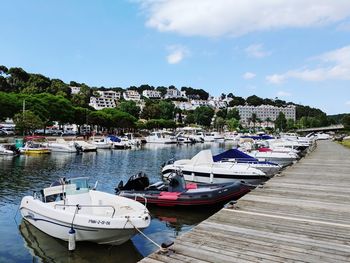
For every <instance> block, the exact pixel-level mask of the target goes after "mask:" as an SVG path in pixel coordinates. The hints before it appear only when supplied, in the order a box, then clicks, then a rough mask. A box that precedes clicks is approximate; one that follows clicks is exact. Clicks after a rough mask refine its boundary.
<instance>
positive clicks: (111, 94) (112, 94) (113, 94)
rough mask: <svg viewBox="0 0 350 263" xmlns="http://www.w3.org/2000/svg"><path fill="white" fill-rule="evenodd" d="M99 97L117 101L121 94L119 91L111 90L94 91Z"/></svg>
mask: <svg viewBox="0 0 350 263" xmlns="http://www.w3.org/2000/svg"><path fill="white" fill-rule="evenodd" d="M95 92H96V93H97V94H98V95H99V96H100V97H104V98H110V99H114V100H119V99H120V97H121V93H120V92H119V91H113V90H97V91H95Z"/></svg>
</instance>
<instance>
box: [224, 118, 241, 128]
mask: <svg viewBox="0 0 350 263" xmlns="http://www.w3.org/2000/svg"><path fill="white" fill-rule="evenodd" d="M226 125H227V128H228V130H229V131H236V130H237V129H238V127H239V120H237V119H235V118H232V119H229V120H227V121H226Z"/></svg>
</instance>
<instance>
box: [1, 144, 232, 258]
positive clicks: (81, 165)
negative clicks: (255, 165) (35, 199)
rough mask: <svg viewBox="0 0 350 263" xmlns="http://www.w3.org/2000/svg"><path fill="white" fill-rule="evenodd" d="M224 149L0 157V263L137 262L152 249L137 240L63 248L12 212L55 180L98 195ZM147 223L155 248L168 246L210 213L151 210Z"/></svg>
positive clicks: (148, 148)
mask: <svg viewBox="0 0 350 263" xmlns="http://www.w3.org/2000/svg"><path fill="white" fill-rule="evenodd" d="M230 147H231V145H230V144H227V143H226V144H221V143H212V144H196V145H145V146H143V147H142V148H141V149H137V150H99V151H98V152H91V153H82V154H65V153H52V154H50V155H37V156H24V155H22V156H17V157H10V158H8V157H0V224H1V227H0V244H1V246H0V262H97V261H99V262H126V263H127V262H137V261H138V260H140V259H142V258H143V257H145V256H147V255H149V254H150V253H152V252H153V251H155V250H156V249H157V248H156V247H155V246H154V245H153V244H152V243H150V242H149V241H147V240H146V239H145V238H144V237H142V236H141V235H140V234H138V235H135V236H134V237H133V238H132V239H131V240H130V241H128V242H127V243H125V244H123V245H121V246H106V245H97V244H94V243H88V242H82V243H77V249H76V250H75V251H74V252H69V251H68V244H67V243H66V242H64V241H61V240H58V239H55V238H53V237H50V236H48V235H46V234H45V233H43V232H41V231H40V230H38V229H36V228H35V227H33V226H32V225H30V224H28V223H25V222H24V221H23V220H22V218H21V216H20V213H19V211H18V208H19V204H20V201H21V199H22V197H23V196H25V195H32V194H33V191H38V190H40V189H42V188H44V187H47V186H49V185H50V183H52V182H53V181H55V180H56V179H58V178H60V177H73V176H87V177H89V178H90V182H91V184H94V183H95V181H98V187H97V189H98V190H102V191H106V192H109V193H114V188H115V187H116V186H117V184H118V183H119V182H120V181H121V180H123V181H124V183H125V182H126V181H127V180H128V179H129V177H130V176H131V175H133V174H136V173H138V172H140V171H144V172H145V173H146V174H147V175H148V176H149V178H150V180H151V182H156V181H159V180H160V179H161V174H160V170H161V165H162V164H163V163H164V162H166V161H167V160H169V159H171V158H175V159H184V158H191V157H192V156H194V155H195V154H197V153H198V152H199V151H200V150H203V149H211V150H212V152H213V153H214V154H215V153H219V152H221V151H223V150H225V149H229V148H230ZM150 212H151V214H152V222H151V225H150V227H149V228H147V229H145V231H144V233H146V234H147V235H148V236H149V237H150V238H151V239H153V240H154V241H156V242H157V243H159V244H160V243H162V242H165V241H171V240H174V239H175V238H176V236H178V235H179V234H181V233H183V232H186V231H188V230H190V229H191V228H192V227H194V226H195V225H197V224H198V223H199V222H201V221H203V220H205V219H206V218H207V217H209V216H210V215H211V214H213V213H214V212H215V210H198V211H192V210H190V209H189V210H184V209H182V210H178V209H176V210H174V209H172V208H152V209H150Z"/></svg>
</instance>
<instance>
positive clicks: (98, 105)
mask: <svg viewBox="0 0 350 263" xmlns="http://www.w3.org/2000/svg"><path fill="white" fill-rule="evenodd" d="M89 106H91V107H93V108H94V109H95V110H102V109H104V108H115V107H116V103H115V99H111V98H105V97H94V96H92V97H90V103H89Z"/></svg>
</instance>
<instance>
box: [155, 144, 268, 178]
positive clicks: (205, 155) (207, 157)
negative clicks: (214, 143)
mask: <svg viewBox="0 0 350 263" xmlns="http://www.w3.org/2000/svg"><path fill="white" fill-rule="evenodd" d="M176 170H181V171H182V173H183V175H184V178H185V180H186V181H192V182H200V183H227V182H233V181H245V182H248V183H252V184H258V183H261V182H262V181H266V180H267V179H268V178H269V177H268V176H267V175H266V174H265V173H264V172H262V171H260V170H258V169H255V168H251V167H249V166H247V165H245V164H239V163H227V162H226V163H225V162H222V163H221V162H218V163H215V162H214V161H213V156H212V153H211V151H210V150H202V151H200V152H199V153H198V154H197V155H195V156H194V157H193V158H192V159H190V160H189V159H184V160H178V161H175V162H168V163H167V164H166V165H165V166H164V167H163V169H162V174H163V179H165V180H167V179H168V178H169V176H170V175H171V174H172V173H174V172H175V171H176Z"/></svg>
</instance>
